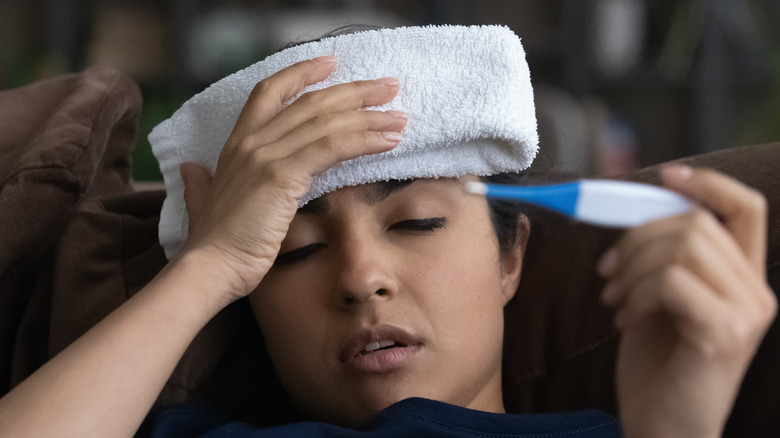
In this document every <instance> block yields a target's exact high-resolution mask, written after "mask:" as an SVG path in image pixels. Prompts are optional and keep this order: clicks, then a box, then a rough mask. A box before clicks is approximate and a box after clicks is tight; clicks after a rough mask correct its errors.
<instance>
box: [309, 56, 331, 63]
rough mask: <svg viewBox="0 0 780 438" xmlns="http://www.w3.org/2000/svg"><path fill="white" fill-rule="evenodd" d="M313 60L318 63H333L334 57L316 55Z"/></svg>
mask: <svg viewBox="0 0 780 438" xmlns="http://www.w3.org/2000/svg"><path fill="white" fill-rule="evenodd" d="M314 61H316V62H319V63H320V64H333V63H334V62H336V57H335V56H333V55H326V56H318V57H316V58H314Z"/></svg>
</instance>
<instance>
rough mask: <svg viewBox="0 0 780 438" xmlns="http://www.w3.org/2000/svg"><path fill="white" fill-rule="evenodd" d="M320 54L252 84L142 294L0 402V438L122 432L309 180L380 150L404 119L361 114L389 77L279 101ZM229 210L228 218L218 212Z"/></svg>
mask: <svg viewBox="0 0 780 438" xmlns="http://www.w3.org/2000/svg"><path fill="white" fill-rule="evenodd" d="M332 61H333V60H332V58H331V59H327V58H326V59H318V60H312V61H305V62H302V63H299V64H296V65H293V66H291V67H289V68H287V69H285V70H282V71H281V72H279V73H277V74H275V75H274V76H272V77H270V78H269V79H266V80H264V81H262V82H260V83H259V84H258V86H257V87H256V88H255V90H254V91H253V92H252V95H251V96H250V98H249V99H248V101H247V103H246V105H245V106H244V109H243V111H242V113H241V116H240V117H239V120H238V122H237V123H236V126H235V127H234V130H233V133H232V134H231V136H230V138H229V139H228V141H227V143H226V144H225V147H224V148H223V151H222V153H221V155H220V160H219V164H218V166H217V171H216V173H215V175H214V176H213V178H212V176H211V175H209V173H208V172H207V171H205V170H204V169H202V168H200V167H198V166H195V165H185V166H182V169H181V170H182V177H183V179H184V180H185V185H186V190H185V199H186V201H187V209H188V212H189V214H190V230H189V231H190V233H189V238H188V241H187V243H186V245H185V248H184V249H183V250H182V252H181V254H180V255H178V256H177V257H176V258H175V259H174V260H171V262H170V263H169V264H168V266H167V267H166V268H165V269H163V270H162V271H161V272H160V274H159V275H158V276H157V277H156V278H155V279H154V280H153V281H152V282H151V283H150V284H149V285H147V286H146V287H145V288H144V289H143V290H141V291H139V292H138V293H137V294H136V295H135V296H134V297H132V298H131V299H130V300H128V301H127V302H126V303H124V304H123V305H122V306H121V307H119V308H118V309H117V310H116V311H114V312H112V313H111V314H110V315H109V316H108V317H106V318H105V319H104V320H103V321H101V322H100V323H99V324H98V325H96V326H95V327H93V328H92V329H91V330H90V331H88V332H87V333H86V334H85V335H84V336H83V337H81V338H80V339H79V340H77V341H76V342H75V343H73V344H72V345H70V346H69V347H68V348H66V349H65V350H63V351H62V352H61V353H60V354H58V355H57V356H56V357H55V358H53V359H52V360H51V361H49V362H48V363H46V364H45V365H44V366H43V367H41V369H39V370H38V371H36V372H35V373H34V374H33V375H32V376H30V377H29V378H28V379H26V380H25V381H24V382H22V383H21V384H19V385H18V386H17V387H16V388H14V389H13V390H12V391H11V392H9V393H8V394H7V395H6V396H4V397H3V398H2V399H0V436H47V437H48V436H105V437H108V436H132V435H133V434H134V432H135V431H136V429H137V428H138V426H139V425H140V424H141V422H142V420H143V418H144V416H145V415H146V414H147V412H148V410H149V409H150V408H151V406H152V404H153V403H154V400H155V399H156V397H157V395H158V394H159V392H160V390H161V389H162V387H163V385H164V384H165V382H166V380H167V379H168V376H169V375H170V373H171V372H172V371H173V369H174V367H175V366H176V363H177V362H178V360H179V359H180V357H181V355H182V354H183V353H184V351H185V349H186V348H187V346H188V345H189V343H190V342H191V341H192V339H193V338H194V336H195V335H196V334H197V333H198V331H199V330H200V329H201V328H202V327H203V326H204V325H205V324H206V323H207V322H208V321H209V319H211V318H212V317H213V316H214V315H215V314H216V313H217V312H218V311H219V310H221V309H222V308H224V307H225V306H226V305H228V304H229V303H231V302H232V301H234V300H236V299H238V298H240V297H242V296H245V295H247V294H249V293H250V292H251V291H252V290H253V289H254V288H255V287H256V286H257V284H258V283H259V282H260V280H261V279H262V278H263V276H264V275H265V273H266V272H267V270H268V269H269V268H270V266H271V265H272V264H273V260H274V258H275V257H276V254H277V252H278V250H279V246H280V245H281V241H282V239H283V238H284V235H285V234H286V232H287V227H288V225H289V222H290V221H291V220H292V217H293V216H294V215H295V212H296V210H297V206H298V205H297V199H298V198H299V197H300V196H302V195H303V194H304V193H305V192H306V191H307V190H308V187H309V184H310V181H311V177H312V175H315V174H316V173H318V172H321V171H323V170H325V169H327V168H329V167H331V166H333V165H334V164H336V163H337V162H339V161H341V160H346V159H349V158H353V157H356V156H360V155H364V154H369V153H377V152H383V151H386V150H389V149H391V148H393V147H395V145H396V144H397V143H398V141H397V139H396V140H392V139H391V140H388V139H387V138H386V137H385V136H384V135H383V133H384V132H388V131H392V132H399V131H400V130H401V129H403V126H404V125H405V119H404V118H402V117H398V116H396V115H394V114H392V113H385V112H378V111H361V109H362V108H364V107H365V106H371V105H381V104H383V103H386V102H388V101H390V100H391V99H392V98H393V97H395V94H396V92H397V91H398V88H397V82H393V81H389V82H388V81H363V82H356V83H350V84H343V85H337V86H334V87H331V88H328V89H325V90H320V91H316V92H313V93H309V94H307V95H304V96H303V97H302V98H300V99H298V100H297V101H296V102H295V103H293V104H291V105H290V106H288V107H286V108H284V109H282V105H283V104H284V103H285V102H287V101H289V99H291V98H292V97H293V96H295V95H297V94H298V93H299V92H300V91H301V90H302V89H303V88H304V87H305V86H307V85H309V84H313V83H316V82H319V81H321V80H323V79H324V78H326V77H327V76H328V75H329V74H330V73H331V72H332V70H333V66H334V63H333V62H332ZM227 212H230V214H226V213H227Z"/></svg>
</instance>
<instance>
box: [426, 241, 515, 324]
mask: <svg viewBox="0 0 780 438" xmlns="http://www.w3.org/2000/svg"><path fill="white" fill-rule="evenodd" d="M421 259H422V260H425V262H424V264H423V263H420V264H419V265H418V267H419V271H418V275H417V278H416V280H417V281H419V282H420V284H422V285H423V288H422V289H421V290H425V291H426V296H427V297H429V298H430V300H431V306H435V307H434V308H436V309H440V312H441V313H443V312H452V313H454V312H457V313H458V314H459V316H460V317H461V318H468V319H478V318H480V317H484V313H483V312H485V311H488V310H489V309H490V310H491V311H492V310H494V309H496V310H498V311H499V312H503V298H502V290H501V269H500V260H499V255H498V247H497V243H495V236H494V235H492V234H490V233H485V232H483V233H479V234H473V235H470V236H468V237H466V238H461V239H457V242H455V243H453V244H450V245H448V246H447V247H445V248H438V249H437V250H436V254H429V255H427V256H425V257H421Z"/></svg>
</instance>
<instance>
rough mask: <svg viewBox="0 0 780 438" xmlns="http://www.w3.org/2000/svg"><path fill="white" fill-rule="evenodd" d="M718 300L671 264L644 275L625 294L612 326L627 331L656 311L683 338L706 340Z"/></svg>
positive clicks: (682, 270)
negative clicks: (672, 325)
mask: <svg viewBox="0 0 780 438" xmlns="http://www.w3.org/2000/svg"><path fill="white" fill-rule="evenodd" d="M722 307H723V304H722V301H721V300H720V298H719V297H718V295H717V294H714V293H712V291H711V290H710V288H709V286H708V285H706V284H705V283H703V282H702V281H701V280H700V279H699V278H698V277H697V276H696V275H695V274H693V273H691V272H690V271H688V270H686V269H685V268H682V267H679V266H672V267H668V268H666V269H663V270H662V271H659V272H657V273H655V275H651V276H648V277H646V278H645V280H644V281H642V282H640V283H639V284H637V285H636V286H635V287H634V288H633V289H631V290H630V292H629V293H628V294H627V295H626V297H625V299H624V300H623V301H622V302H621V304H620V306H619V307H618V308H617V309H616V313H615V325H616V326H617V327H618V328H619V329H620V330H621V331H624V330H630V329H631V328H633V327H636V326H638V325H640V324H642V323H643V322H644V321H645V320H647V319H648V318H651V317H653V316H656V315H660V314H664V313H665V314H668V315H670V316H672V318H671V320H672V321H674V325H675V326H676V327H677V329H678V331H679V333H680V335H681V336H683V338H686V339H688V340H689V341H690V340H697V339H706V338H707V336H705V335H706V334H707V333H708V332H710V331H711V330H708V327H711V326H712V325H713V320H712V318H713V316H714V315H717V314H719V313H720V312H721V308H722Z"/></svg>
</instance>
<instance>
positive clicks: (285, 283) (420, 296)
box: [0, 56, 776, 437]
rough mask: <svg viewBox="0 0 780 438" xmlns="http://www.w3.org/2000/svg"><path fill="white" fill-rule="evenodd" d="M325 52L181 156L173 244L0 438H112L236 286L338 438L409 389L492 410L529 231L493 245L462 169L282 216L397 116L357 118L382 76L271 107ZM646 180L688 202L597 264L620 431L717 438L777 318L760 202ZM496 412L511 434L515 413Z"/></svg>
mask: <svg viewBox="0 0 780 438" xmlns="http://www.w3.org/2000/svg"><path fill="white" fill-rule="evenodd" d="M335 62H336V59H335V58H334V57H332V56H326V57H319V58H316V59H313V60H309V61H304V62H300V63H296V64H294V65H292V66H290V67H288V68H285V69H283V70H281V71H279V72H278V73H276V74H273V75H271V76H270V77H268V78H267V79H265V80H263V81H261V82H260V83H259V84H258V85H257V86H256V87H255V89H254V91H253V92H252V94H251V95H250V97H249V99H248V100H247V101H246V104H245V105H244V108H243V110H242V112H241V115H240V117H239V118H238V121H237V122H236V124H235V127H234V128H233V130H232V133H231V134H230V137H229V138H228V140H227V142H226V143H225V146H224V148H223V149H222V152H221V154H220V157H219V163H218V165H217V168H216V172H214V174H213V176H212V175H211V173H210V172H209V171H208V170H206V169H204V168H202V167H200V166H197V165H193V164H183V165H182V166H181V176H182V179H183V180H184V183H185V185H186V190H185V193H184V197H185V199H186V204H187V212H188V214H189V218H190V222H189V237H188V239H187V240H186V243H185V244H184V246H183V248H182V249H181V250H180V251H179V252H178V254H177V255H176V256H175V257H174V258H173V259H172V260H171V262H170V263H169V264H168V266H166V268H165V269H164V270H163V271H162V272H160V274H159V275H158V276H157V277H156V278H155V279H154V280H153V281H152V282H151V283H150V284H149V285H148V286H147V287H145V288H144V289H143V290H142V291H140V292H139V293H138V294H136V295H135V296H134V297H133V298H132V299H130V300H129V301H128V302H127V303H125V304H124V305H123V306H121V307H120V308H119V309H117V310H116V311H115V312H113V313H112V314H111V315H109V316H108V317H107V318H106V319H105V320H103V321H102V322H101V323H100V324H98V325H97V326H96V327H94V328H93V329H92V330H90V331H89V332H88V333H87V334H86V335H85V336H83V337H82V338H81V339H79V340H78V341H77V342H75V343H74V344H73V345H71V346H70V347H69V348H68V349H66V350H65V351H63V352H62V353H61V354H60V355H58V356H57V357H55V358H54V359H52V360H51V361H50V362H49V363H47V364H46V365H45V366H44V367H42V368H41V369H40V370H39V371H38V372H36V373H35V374H34V375H33V376H31V377H30V378H29V379H27V380H26V381H24V382H23V383H22V384H20V385H19V386H18V387H16V388H15V389H14V390H12V391H11V392H10V393H9V394H8V395H6V396H5V397H4V398H3V399H2V400H0V435H3V436H34V435H40V436H58V435H80V436H83V435H94V436H114V435H123V436H126V435H131V434H132V433H134V431H135V430H136V429H137V428H138V425H139V424H140V423H141V421H142V420H143V419H144V417H145V416H146V414H147V412H148V410H149V409H150V407H151V406H152V403H153V402H154V400H155V398H156V396H157V394H158V393H159V391H160V390H161V388H162V386H163V384H164V383H165V381H166V379H167V377H168V376H169V375H170V373H171V372H172V370H173V368H174V366H175V365H176V363H177V361H178V359H179V358H180V357H181V355H182V354H183V352H184V350H185V349H186V347H187V346H188V345H189V343H190V342H191V340H192V339H193V337H194V336H195V334H197V332H198V331H199V330H200V329H201V328H202V327H203V326H204V325H205V324H206V322H208V321H209V320H210V319H211V318H212V317H213V316H214V315H215V314H216V313H217V312H219V311H220V310H221V309H223V308H224V307H225V306H227V305H228V304H230V303H231V302H234V301H235V300H237V299H240V298H242V297H245V296H250V301H251V303H252V307H253V309H254V311H255V313H256V315H257V317H258V322H259V324H260V326H261V329H262V332H263V336H264V338H265V341H266V344H267V346H268V351H269V354H270V356H271V358H272V360H273V362H274V365H275V367H276V369H277V371H278V373H279V375H280V378H281V380H282V383H283V384H284V386H285V389H286V390H287V392H288V394H289V395H290V397H291V398H292V400H293V401H294V402H295V403H296V405H297V406H298V407H299V408H300V409H301V410H302V411H303V412H305V413H306V414H307V415H308V416H309V418H311V419H312V420H318V421H323V422H326V423H331V424H337V425H343V426H347V427H354V426H357V425H359V424H362V423H364V422H366V421H367V420H369V419H370V418H372V417H374V416H375V415H376V414H377V413H379V412H381V411H383V410H385V409H386V408H388V407H390V406H393V405H394V404H395V403H397V402H402V401H403V400H406V399H409V398H410V397H423V398H427V399H432V400H435V401H438V402H444V403H447V404H448V405H453V406H454V407H457V408H458V409H462V408H467V409H468V410H469V411H456V412H463V415H472V414H473V412H472V411H476V412H487V413H492V414H500V413H502V412H503V411H504V408H503V402H502V397H501V384H500V382H501V360H500V359H501V347H502V345H501V344H502V336H503V322H502V309H503V306H504V305H505V304H506V303H507V302H508V301H509V300H510V299H511V298H512V295H513V294H514V291H515V289H516V287H517V284H518V282H519V279H520V275H521V272H522V258H523V252H524V244H525V242H526V240H527V237H528V234H529V233H530V232H532V230H530V227H529V225H528V221H527V220H526V219H524V218H523V217H522V216H520V217H518V218H517V226H516V228H515V230H514V233H515V239H513V240H511V241H509V242H507V241H506V240H503V239H502V240H501V241H500V240H499V238H498V237H497V234H496V228H494V225H493V218H492V217H491V214H492V213H491V210H490V209H489V208H488V204H487V202H486V200H485V199H484V198H481V197H477V196H474V195H469V194H467V193H466V192H465V190H464V188H463V185H464V183H465V182H466V181H469V180H471V179H475V178H477V177H475V176H470V175H466V176H462V177H457V178H440V179H432V180H429V179H417V180H413V181H410V182H375V183H371V184H367V185H358V186H351V187H345V188H342V189H339V190H335V191H332V192H330V193H327V194H324V195H322V196H320V197H318V198H316V199H314V200H312V201H310V202H309V203H308V204H306V205H305V206H303V207H301V208H299V200H300V199H301V198H302V197H304V196H305V195H306V194H307V192H308V191H309V189H310V185H311V182H312V179H313V178H314V177H315V176H316V175H319V174H320V173H321V172H323V171H325V170H327V169H331V168H332V167H333V166H335V165H336V164H337V163H340V162H342V161H344V160H348V159H352V158H355V157H359V156H364V155H367V154H377V153H381V152H385V151H389V150H391V149H393V148H394V147H395V146H396V145H398V143H399V142H400V141H401V139H402V138H403V137H402V136H401V132H402V131H403V130H404V128H405V126H406V125H407V122H408V120H409V118H408V116H407V115H406V114H403V113H400V112H397V111H365V110H364V109H365V107H367V106H378V105H382V104H385V103H388V102H391V101H392V100H393V99H394V97H395V96H396V94H397V93H398V91H399V82H398V81H397V80H394V79H392V78H384V79H377V80H364V81H358V82H348V83H343V84H339V85H335V86H332V87H329V88H325V89H320V90H317V91H311V92H309V93H308V94H307V95H305V96H306V98H303V99H297V100H295V102H293V103H292V104H290V105H288V106H284V104H285V103H286V102H288V101H289V100H290V99H292V98H294V97H295V96H297V95H299V94H300V93H301V91H302V90H304V88H305V87H307V86H309V85H312V84H316V83H319V82H320V81H322V80H324V79H325V78H327V77H328V76H329V75H330V74H331V73H332V72H333V70H334V68H335ZM661 176H662V180H663V182H664V184H665V185H666V186H668V187H669V188H671V189H674V190H677V191H679V192H681V193H683V194H684V195H686V196H688V197H690V198H692V199H694V200H695V201H697V202H698V203H699V204H700V205H702V206H703V207H704V209H702V210H700V211H697V212H694V213H690V214H687V215H684V216H680V217H675V218H670V219H666V220H661V221H657V222H654V223H651V224H648V225H646V226H643V227H640V228H636V229H633V230H631V231H629V232H627V233H626V234H625V236H624V237H623V238H622V239H621V240H620V241H619V242H618V244H617V245H616V246H615V247H613V248H612V249H611V250H609V251H607V252H606V253H605V255H604V257H603V258H602V259H601V261H600V262H599V265H598V270H599V272H600V273H601V274H602V275H603V276H605V277H606V278H607V279H608V286H607V287H606V288H605V290H604V295H603V299H604V301H605V303H607V304H608V305H610V306H612V307H614V308H615V310H616V311H617V313H616V315H617V316H616V325H617V326H618V327H619V329H620V330H621V332H622V334H623V337H622V341H621V350H620V355H619V359H618V376H617V379H618V391H619V402H620V417H621V423H622V428H623V431H624V433H625V436H629V437H641V436H686V437H705V436H717V435H719V434H720V431H721V430H722V428H723V425H724V422H725V419H726V417H727V415H728V412H729V410H730V407H731V404H732V403H733V400H734V397H735V395H736V392H737V390H738V387H739V384H740V381H741V378H742V376H743V374H744V372H745V370H746V368H747V365H748V364H749V362H750V359H751V358H752V355H753V354H754V352H755V349H756V348H757V345H758V343H759V342H760V340H761V337H762V335H763V333H764V331H765V330H766V328H767V327H768V325H769V323H770V321H771V320H772V318H773V317H774V314H775V309H776V303H775V301H774V297H773V294H772V293H771V291H770V290H769V288H768V287H767V285H766V282H765V280H764V273H763V266H764V263H763V260H764V251H765V249H764V245H765V240H766V238H765V232H766V229H765V228H766V226H765V206H764V203H763V201H762V198H761V197H760V196H759V195H758V194H756V193H755V192H754V191H753V190H751V189H749V188H747V187H745V186H743V185H741V184H740V183H738V182H736V181H733V180H731V179H729V178H727V177H724V176H722V175H719V174H717V173H715V172H712V171H708V170H694V169H690V168H687V167H681V166H674V167H667V168H665V169H664V170H663V172H662V175H661ZM253 291H254V292H253ZM117 394H121V395H122V396H121V397H117V396H116V395H117ZM445 409H448V408H445ZM385 412H387V411H385ZM448 412H452V411H448ZM488 415H489V414H488ZM594 415H595V414H594ZM478 418H481V419H485V418H492V419H493V420H494V421H495V422H498V421H500V420H497V419H496V418H498V417H489V416H488V417H481V416H480V417H478ZM501 418H504V417H501ZM506 418H513V420H512V421H511V424H508V425H506V426H503V425H502V427H506V428H507V429H506V430H512V431H516V430H517V428H520V427H521V423H520V421H524V420H527V421H533V420H532V419H531V418H530V417H523V418H519V417H518V419H517V421H515V420H514V418H515V417H511V416H507V417H506ZM572 418H574V420H572V421H573V426H572V427H571V428H570V429H569V430H578V431H581V429H583V427H581V426H582V425H583V424H600V425H602V426H603V427H604V428H605V429H604V430H605V431H606V430H607V429H610V428H611V430H612V431H613V432H614V423H611V422H610V421H608V420H605V419H604V417H602V416H598V415H595V416H589V417H588V418H585V419H584V420H583V419H582V418H581V417H579V416H576V415H575V417H572ZM452 421H457V420H452ZM475 427H477V426H475ZM485 427H487V428H490V427H491V426H489V425H488V426H485Z"/></svg>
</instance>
